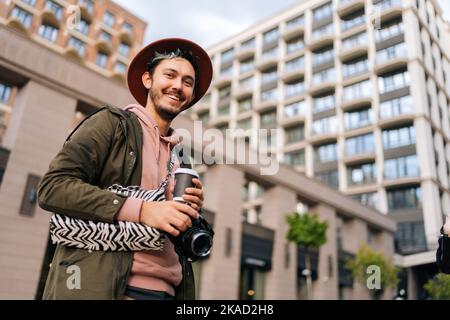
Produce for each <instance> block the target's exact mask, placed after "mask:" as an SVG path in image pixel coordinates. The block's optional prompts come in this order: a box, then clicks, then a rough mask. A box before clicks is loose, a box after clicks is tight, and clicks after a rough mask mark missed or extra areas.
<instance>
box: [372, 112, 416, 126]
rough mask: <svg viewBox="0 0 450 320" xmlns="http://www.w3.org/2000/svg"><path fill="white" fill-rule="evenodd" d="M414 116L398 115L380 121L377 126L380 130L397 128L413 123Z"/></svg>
mask: <svg viewBox="0 0 450 320" xmlns="http://www.w3.org/2000/svg"><path fill="white" fill-rule="evenodd" d="M414 118H415V116H414V114H400V115H396V116H392V117H390V118H384V119H380V120H379V121H378V124H379V126H380V128H381V129H386V128H392V127H397V126H401V125H405V124H410V123H412V122H413V121H414Z"/></svg>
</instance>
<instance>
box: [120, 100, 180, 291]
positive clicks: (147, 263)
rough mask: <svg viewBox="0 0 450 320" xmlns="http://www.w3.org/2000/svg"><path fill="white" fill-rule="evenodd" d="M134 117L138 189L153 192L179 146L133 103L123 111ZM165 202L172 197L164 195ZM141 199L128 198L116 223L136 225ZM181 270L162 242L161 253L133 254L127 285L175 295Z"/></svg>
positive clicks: (169, 247)
mask: <svg viewBox="0 0 450 320" xmlns="http://www.w3.org/2000/svg"><path fill="white" fill-rule="evenodd" d="M125 110H129V111H131V112H133V113H134V114H136V116H137V117H138V118H139V122H140V124H141V127H142V133H143V148H142V180H141V187H143V188H145V189H149V190H153V189H156V188H157V187H158V186H159V184H160V182H161V181H162V180H163V179H164V177H165V176H166V175H167V162H168V160H169V157H170V154H171V150H172V148H173V147H174V146H175V145H176V144H178V143H179V141H180V140H179V138H178V137H176V136H175V135H173V129H169V135H168V136H166V137H163V136H161V133H160V132H159V129H158V126H157V124H156V122H155V121H154V120H153V119H152V118H151V116H150V115H149V113H148V112H147V111H146V109H145V108H144V107H142V106H141V105H137V104H132V105H129V106H127V107H126V108H125ZM166 199H167V200H171V199H172V195H171V194H169V192H166ZM141 206H142V200H138V199H136V198H128V199H127V200H126V201H125V203H124V205H123V207H122V209H121V210H120V212H119V214H118V215H117V220H121V221H132V222H139V214H140V210H141ZM182 277H183V275H182V269H181V265H180V262H179V260H178V255H177V253H176V252H175V249H174V246H173V244H172V242H171V241H170V240H169V239H166V241H165V244H164V250H162V251H155V250H150V251H141V252H135V253H134V255H133V265H132V268H131V274H130V277H129V279H128V285H130V286H133V287H138V288H144V289H150V290H157V291H164V292H167V293H168V294H170V295H175V289H174V287H176V286H177V285H179V284H180V282H181V280H182Z"/></svg>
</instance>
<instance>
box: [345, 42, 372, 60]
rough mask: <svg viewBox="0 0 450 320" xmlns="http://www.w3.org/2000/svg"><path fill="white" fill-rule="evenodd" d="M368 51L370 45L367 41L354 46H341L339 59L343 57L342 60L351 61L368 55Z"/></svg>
mask: <svg viewBox="0 0 450 320" xmlns="http://www.w3.org/2000/svg"><path fill="white" fill-rule="evenodd" d="M368 51H369V47H368V45H367V43H359V44H356V45H355V46H354V47H352V46H346V47H341V51H340V52H339V59H341V61H342V62H345V61H349V60H352V59H356V58H358V57H362V56H367V54H368Z"/></svg>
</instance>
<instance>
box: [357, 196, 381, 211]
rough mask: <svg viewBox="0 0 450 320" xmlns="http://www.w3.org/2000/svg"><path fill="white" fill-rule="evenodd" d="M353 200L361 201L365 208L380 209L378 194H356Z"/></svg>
mask: <svg viewBox="0 0 450 320" xmlns="http://www.w3.org/2000/svg"><path fill="white" fill-rule="evenodd" d="M352 198H353V199H354V200H356V201H359V202H360V203H361V204H362V205H363V206H367V207H372V208H375V209H378V192H370V193H361V194H355V195H353V196H352Z"/></svg>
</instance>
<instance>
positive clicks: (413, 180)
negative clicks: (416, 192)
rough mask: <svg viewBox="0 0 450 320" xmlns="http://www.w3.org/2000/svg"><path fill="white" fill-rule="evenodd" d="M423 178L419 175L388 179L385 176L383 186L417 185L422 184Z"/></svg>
mask: <svg viewBox="0 0 450 320" xmlns="http://www.w3.org/2000/svg"><path fill="white" fill-rule="evenodd" d="M420 183H421V179H420V176H418V177H400V178H396V179H386V178H384V181H383V187H384V188H390V187H407V186H417V185H420Z"/></svg>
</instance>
